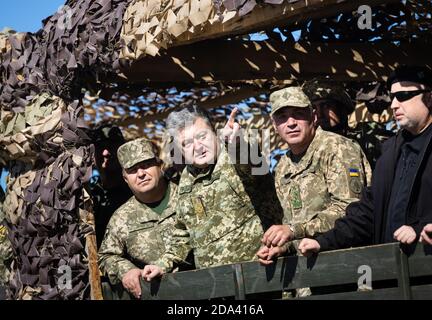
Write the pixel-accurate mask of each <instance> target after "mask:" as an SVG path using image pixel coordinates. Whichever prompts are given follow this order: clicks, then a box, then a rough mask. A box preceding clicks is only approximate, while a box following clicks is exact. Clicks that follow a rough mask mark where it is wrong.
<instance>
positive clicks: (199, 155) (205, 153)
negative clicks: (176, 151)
mask: <svg viewBox="0 0 432 320" xmlns="http://www.w3.org/2000/svg"><path fill="white" fill-rule="evenodd" d="M206 156H207V151H204V152H202V153H201V154H198V155H197V156H196V158H197V159H204V158H205V157H206Z"/></svg>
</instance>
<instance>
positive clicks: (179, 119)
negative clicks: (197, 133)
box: [166, 105, 214, 137]
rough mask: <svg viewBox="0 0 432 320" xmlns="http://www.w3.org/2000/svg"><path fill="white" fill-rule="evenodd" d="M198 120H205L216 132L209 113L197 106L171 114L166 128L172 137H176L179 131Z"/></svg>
mask: <svg viewBox="0 0 432 320" xmlns="http://www.w3.org/2000/svg"><path fill="white" fill-rule="evenodd" d="M197 118H201V119H203V120H204V121H205V122H206V123H207V124H208V125H209V126H210V128H212V130H213V131H214V127H213V124H212V122H211V119H210V115H209V114H208V112H207V111H205V110H204V109H201V108H199V107H198V106H196V105H192V106H189V107H186V108H184V109H181V110H180V111H174V112H171V113H170V114H169V115H168V118H167V119H166V128H167V130H168V132H169V134H170V135H171V137H175V136H176V135H177V133H178V131H180V130H182V129H184V128H186V127H187V126H189V125H192V124H193V123H194V122H195V121H196V119H197Z"/></svg>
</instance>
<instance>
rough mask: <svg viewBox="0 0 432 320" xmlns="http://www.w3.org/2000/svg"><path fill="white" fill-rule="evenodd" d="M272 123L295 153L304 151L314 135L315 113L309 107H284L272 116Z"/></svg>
mask: <svg viewBox="0 0 432 320" xmlns="http://www.w3.org/2000/svg"><path fill="white" fill-rule="evenodd" d="M272 123H273V126H274V128H275V129H276V131H277V132H278V133H279V135H280V136H281V138H282V139H283V140H284V141H285V142H286V143H288V146H289V147H290V149H291V150H292V152H293V153H295V154H296V153H301V152H304V151H305V150H306V149H307V147H308V146H309V144H310V143H311V142H312V140H313V138H314V136H315V131H316V130H315V126H316V114H315V112H314V111H312V110H311V109H310V108H297V107H285V108H283V109H281V110H279V111H277V112H276V113H275V114H274V115H273V116H272Z"/></svg>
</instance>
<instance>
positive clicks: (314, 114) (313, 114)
mask: <svg viewBox="0 0 432 320" xmlns="http://www.w3.org/2000/svg"><path fill="white" fill-rule="evenodd" d="M311 117H312V123H313V125H314V126H315V127H317V126H318V115H317V112H316V109H314V108H311Z"/></svg>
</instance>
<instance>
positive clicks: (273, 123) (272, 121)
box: [270, 116, 277, 132]
mask: <svg viewBox="0 0 432 320" xmlns="http://www.w3.org/2000/svg"><path fill="white" fill-rule="evenodd" d="M270 120H271V123H272V126H273V129H275V131H276V132H277V126H276V122H275V121H274V119H273V116H270Z"/></svg>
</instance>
